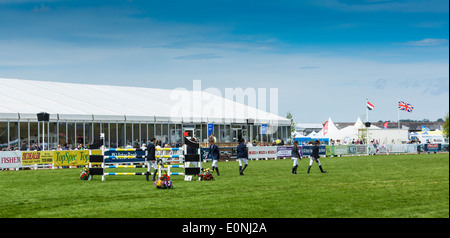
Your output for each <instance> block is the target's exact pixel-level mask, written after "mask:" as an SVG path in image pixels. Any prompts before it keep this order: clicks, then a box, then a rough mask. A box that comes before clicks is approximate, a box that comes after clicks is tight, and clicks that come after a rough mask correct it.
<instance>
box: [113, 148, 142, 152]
mask: <svg viewBox="0 0 450 238" xmlns="http://www.w3.org/2000/svg"><path fill="white" fill-rule="evenodd" d="M105 151H109V152H119V151H145V150H143V149H141V148H133V149H131V148H128V149H118V148H110V149H105Z"/></svg>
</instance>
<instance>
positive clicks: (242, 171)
mask: <svg viewBox="0 0 450 238" xmlns="http://www.w3.org/2000/svg"><path fill="white" fill-rule="evenodd" d="M247 166H248V164H246V165H244V168H243V169H242V170H241V175H244V170H245V168H247Z"/></svg>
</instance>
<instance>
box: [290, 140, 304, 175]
mask: <svg viewBox="0 0 450 238" xmlns="http://www.w3.org/2000/svg"><path fill="white" fill-rule="evenodd" d="M291 159H292V160H293V162H294V163H293V165H292V174H297V167H298V160H299V159H300V160H301V159H302V157H301V156H300V152H299V148H298V141H294V146H292V151H291Z"/></svg>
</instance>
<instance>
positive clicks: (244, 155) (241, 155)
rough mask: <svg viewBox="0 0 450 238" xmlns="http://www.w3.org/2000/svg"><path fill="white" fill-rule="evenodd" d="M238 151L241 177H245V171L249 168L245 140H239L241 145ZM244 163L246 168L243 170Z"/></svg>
mask: <svg viewBox="0 0 450 238" xmlns="http://www.w3.org/2000/svg"><path fill="white" fill-rule="evenodd" d="M236 150H237V159H238V160H239V175H244V170H245V168H247V166H248V161H247V158H248V150H247V146H246V145H245V140H244V139H243V138H241V139H239V145H238V146H237V148H236ZM242 163H244V164H245V165H244V168H242Z"/></svg>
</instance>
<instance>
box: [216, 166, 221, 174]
mask: <svg viewBox="0 0 450 238" xmlns="http://www.w3.org/2000/svg"><path fill="white" fill-rule="evenodd" d="M216 172H217V176H220V174H219V167H216Z"/></svg>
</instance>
